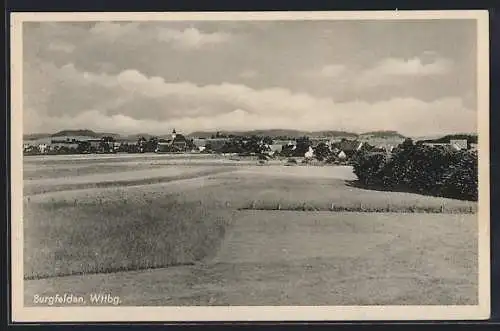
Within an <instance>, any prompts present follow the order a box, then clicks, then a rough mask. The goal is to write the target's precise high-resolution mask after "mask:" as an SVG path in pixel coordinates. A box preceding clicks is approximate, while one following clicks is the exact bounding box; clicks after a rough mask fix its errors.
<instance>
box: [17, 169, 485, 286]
mask: <svg viewBox="0 0 500 331" xmlns="http://www.w3.org/2000/svg"><path fill="white" fill-rule="evenodd" d="M283 168H284V167H279V168H278V167H277V169H280V171H282V169H283ZM259 171H260V173H252V172H238V171H236V172H221V173H217V174H216V173H211V175H209V176H205V177H196V178H190V179H185V180H177V181H172V182H168V183H158V184H154V185H139V186H126V185H125V186H120V187H106V188H90V189H86V190H82V189H80V188H81V187H80V186H79V184H75V185H74V186H71V184H64V185H65V188H66V189H68V191H59V190H58V189H56V190H54V191H53V192H50V193H47V194H37V195H33V196H31V197H30V201H28V199H27V198H26V199H25V203H24V259H25V261H24V275H25V278H26V279H37V278H44V277H52V276H62V275H71V274H83V273H98V272H112V271H119V270H139V269H148V268H156V267H165V266H171V265H179V264H192V263H194V262H196V261H200V260H203V259H206V258H209V257H211V256H214V254H216V252H217V251H218V249H219V247H220V244H221V242H222V239H223V238H224V236H225V233H226V232H227V231H228V229H229V227H230V226H231V225H232V224H233V223H234V221H237V220H238V219H239V217H240V215H241V214H240V213H241V211H238V209H240V208H246V207H248V206H254V208H255V209H259V208H260V207H262V208H261V209H266V207H269V209H274V208H275V206H277V205H278V204H279V205H281V206H283V209H287V208H288V209H291V208H292V207H294V208H299V207H302V206H304V205H306V206H311V208H316V209H319V210H321V209H322V208H326V210H328V209H329V208H330V207H331V206H332V204H333V205H334V206H336V207H338V208H344V210H345V209H346V208H356V206H361V204H362V206H363V208H378V209H380V210H383V211H386V208H389V210H399V211H400V210H409V209H415V210H416V209H417V208H429V209H436V208H438V209H439V210H445V211H446V212H447V213H460V212H463V211H471V210H472V211H475V210H476V209H477V205H476V204H475V203H470V202H464V201H458V200H451V199H442V198H434V197H425V196H419V195H415V194H405V193H396V192H375V191H369V190H362V189H359V188H353V187H348V186H346V185H345V183H344V181H343V180H340V179H336V178H315V177H311V178H307V180H305V179H304V178H301V177H300V176H290V175H289V174H288V175H287V174H286V173H281V174H279V175H276V174H275V173H274V171H275V170H274V169H272V168H267V169H264V170H259ZM286 171H289V170H286ZM290 171H292V170H290ZM332 171H334V169H332ZM205 174H206V173H205V172H203V174H200V176H201V175H205ZM148 180H149V179H147V178H146V179H144V182H142V184H148V183H149V182H148ZM77 189H78V190H77ZM49 191H51V189H49ZM57 191H59V192H57ZM308 208H309V207H308ZM283 213H285V212H283ZM286 213H287V214H288V215H287V216H286V217H288V218H291V217H292V216H293V214H294V213H292V212H286ZM259 215H261V217H264V219H265V217H266V216H265V215H264V216H263V215H262V214H259ZM366 215H369V214H368V213H366ZM365 221H366V222H369V220H365Z"/></svg>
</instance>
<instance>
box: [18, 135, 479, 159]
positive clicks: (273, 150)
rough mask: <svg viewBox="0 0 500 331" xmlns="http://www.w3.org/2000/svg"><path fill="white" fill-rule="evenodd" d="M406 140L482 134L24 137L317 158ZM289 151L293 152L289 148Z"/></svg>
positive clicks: (134, 149)
mask: <svg viewBox="0 0 500 331" xmlns="http://www.w3.org/2000/svg"><path fill="white" fill-rule="evenodd" d="M405 139H412V140H416V141H417V142H421V143H424V144H427V145H432V146H436V145H439V146H443V147H445V148H449V149H451V150H464V149H465V150H468V149H475V148H477V135H474V134H462V133H461V134H453V135H443V136H440V137H438V138H434V139H431V138H427V139H415V138H412V137H405V136H403V135H402V134H400V133H399V132H397V131H388V130H385V131H372V132H366V133H362V134H357V133H353V132H347V131H315V132H307V131H298V130H284V129H275V130H253V131H245V132H243V131H239V132H238V131H216V132H200V131H198V132H192V133H190V134H187V135H184V134H182V133H179V132H177V131H176V130H175V129H173V130H172V133H171V134H170V135H160V136H154V135H150V134H135V135H129V136H122V135H119V134H115V133H97V132H94V131H92V130H88V129H85V130H62V131H59V132H57V133H55V134H31V135H25V137H24V143H23V152H24V154H25V155H39V154H88V153H119V152H126V153H147V152H149V153H151V152H154V153H224V154H227V153H233V154H234V153H237V154H245V153H246V154H253V155H256V154H262V155H266V156H267V157H272V156H278V155H281V156H295V157H305V158H313V157H314V156H315V155H316V154H318V152H317V149H318V146H320V147H319V148H320V149H323V150H324V151H323V152H320V154H321V153H322V154H332V153H333V155H335V156H337V158H340V159H346V158H348V157H349V156H350V155H351V154H352V153H354V152H355V151H359V150H362V149H365V150H372V151H376V152H377V151H378V152H387V153H390V152H391V151H392V150H393V148H395V147H397V146H398V145H399V144H401V143H402V142H403V141H404V140H405ZM287 151H288V152H287Z"/></svg>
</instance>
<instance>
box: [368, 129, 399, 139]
mask: <svg viewBox="0 0 500 331" xmlns="http://www.w3.org/2000/svg"><path fill="white" fill-rule="evenodd" d="M360 136H362V137H366V136H370V137H373V138H401V139H404V138H406V137H405V136H403V135H402V134H400V133H399V132H397V131H390V130H381V131H370V132H364V133H362V134H360Z"/></svg>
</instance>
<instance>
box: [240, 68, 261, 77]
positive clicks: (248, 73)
mask: <svg viewBox="0 0 500 331" xmlns="http://www.w3.org/2000/svg"><path fill="white" fill-rule="evenodd" d="M257 75H258V73H257V71H255V70H250V69H249V70H243V71H242V72H241V73H240V77H241V78H255V77H257Z"/></svg>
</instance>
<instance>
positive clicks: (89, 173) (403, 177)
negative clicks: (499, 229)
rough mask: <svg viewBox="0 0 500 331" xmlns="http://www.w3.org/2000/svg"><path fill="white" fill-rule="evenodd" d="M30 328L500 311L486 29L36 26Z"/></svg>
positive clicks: (26, 193) (29, 22) (20, 71)
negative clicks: (493, 301)
mask: <svg viewBox="0 0 500 331" xmlns="http://www.w3.org/2000/svg"><path fill="white" fill-rule="evenodd" d="M11 23H12V24H11V41H12V44H11V59H12V61H11V73H12V81H11V91H12V107H11V119H12V122H11V128H12V130H11V132H12V136H11V152H12V154H11V159H12V170H11V171H12V174H11V175H12V182H11V184H12V187H11V191H12V220H11V235H12V300H13V301H12V303H13V307H12V309H13V310H12V314H13V320H14V321H16V322H43V321H62V322H77V321H95V322H99V321H298V320H308V321H314V320H410V319H422V320H431V319H432V320H457V319H458V320H462V319H469V320H470V319H485V318H488V317H489V314H490V284H489V283H490V247H489V241H490V229H489V221H490V220H489V218H490V216H489V159H488V158H489V55H488V54H489V46H488V43H489V33H488V24H489V23H488V13H487V12H486V11H378V12H368V11H367V12H219V13H216V12H211V13H208V12H205V13H202V12H198V13H179V12H177V13H171V12H170V13H158V12H156V13H27V12H26V13H14V14H12V15H11Z"/></svg>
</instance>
